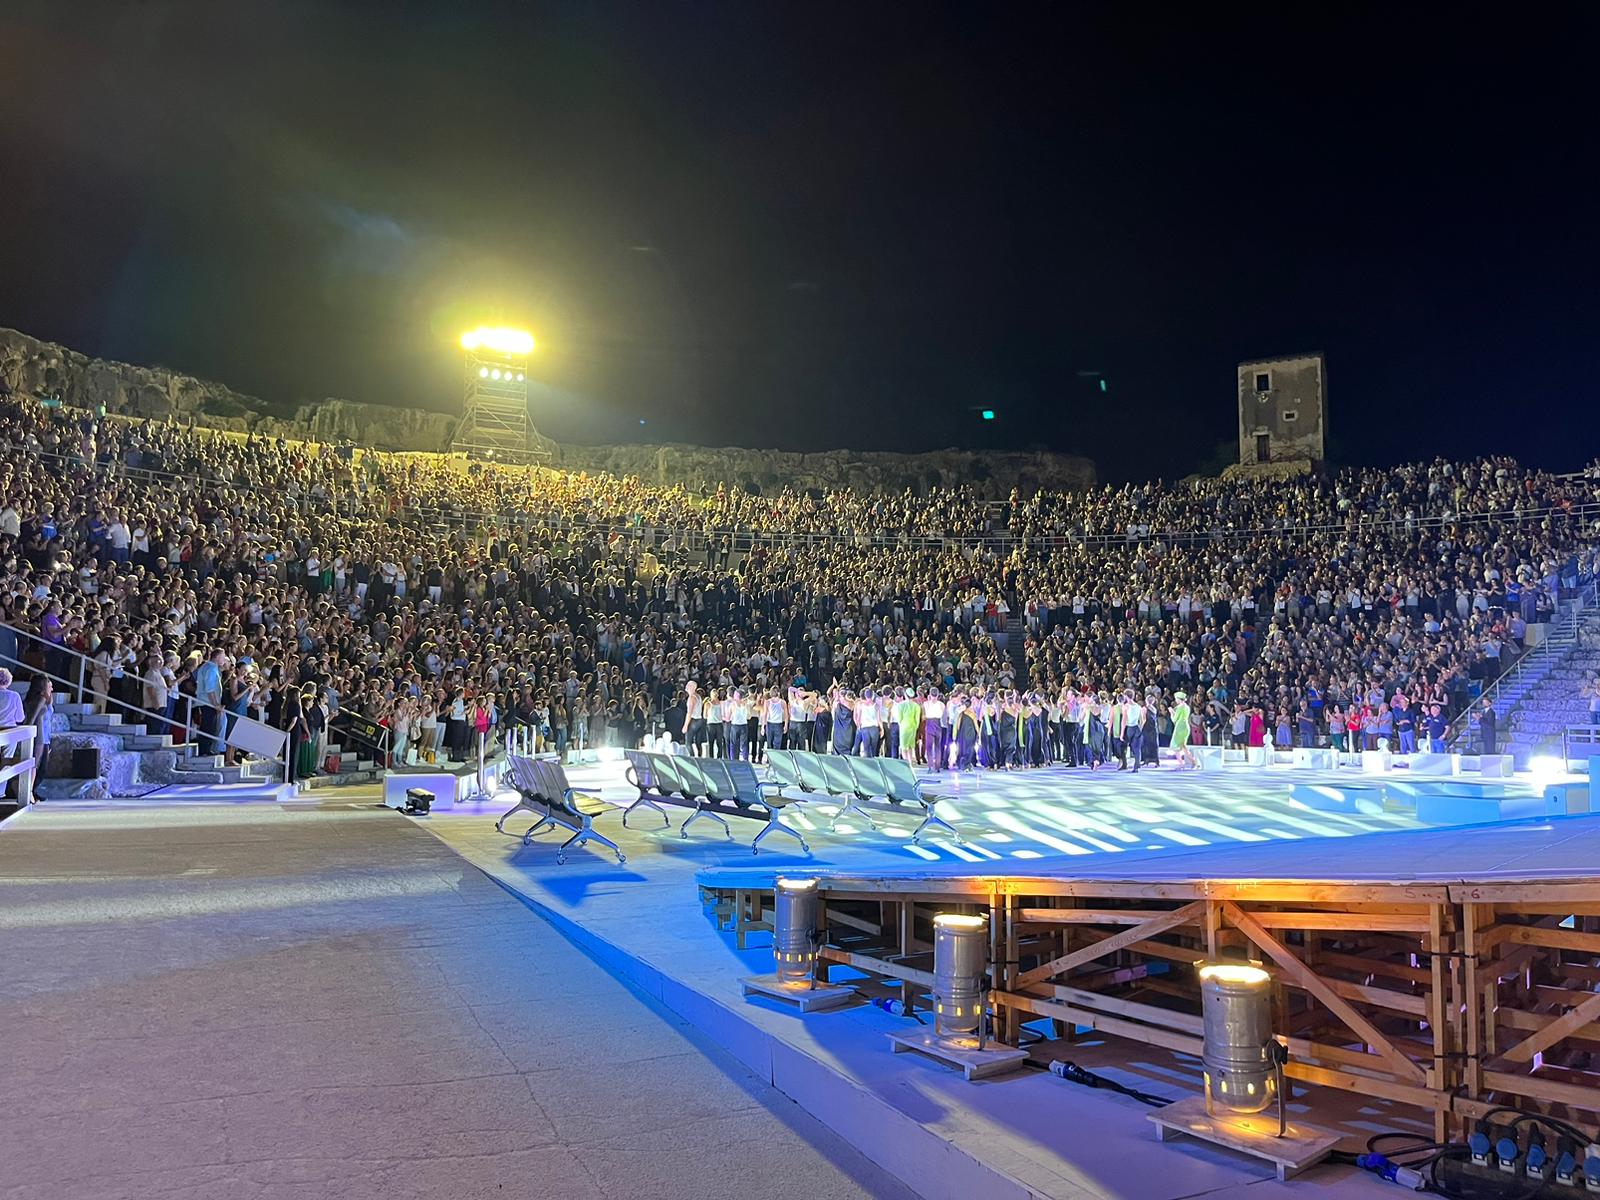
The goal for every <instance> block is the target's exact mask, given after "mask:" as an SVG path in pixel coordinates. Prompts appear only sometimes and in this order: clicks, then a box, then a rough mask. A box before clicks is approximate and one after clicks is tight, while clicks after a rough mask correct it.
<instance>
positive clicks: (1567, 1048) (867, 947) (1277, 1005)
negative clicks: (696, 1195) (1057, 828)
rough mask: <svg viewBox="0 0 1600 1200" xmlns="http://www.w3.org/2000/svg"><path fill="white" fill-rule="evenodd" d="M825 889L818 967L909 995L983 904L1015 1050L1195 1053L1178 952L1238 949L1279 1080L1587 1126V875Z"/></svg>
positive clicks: (1597, 1004)
mask: <svg viewBox="0 0 1600 1200" xmlns="http://www.w3.org/2000/svg"><path fill="white" fill-rule="evenodd" d="M821 888H822V894H823V900H824V903H825V911H826V914H827V926H828V935H829V936H828V944H827V945H825V946H824V947H823V948H822V950H821V952H820V958H821V960H822V961H821V962H820V963H819V967H821V968H823V970H824V971H826V969H827V968H829V967H833V966H835V965H837V966H842V967H848V968H851V969H853V970H858V971H863V972H865V973H867V974H868V975H870V976H875V977H877V979H878V980H879V981H881V982H883V983H885V984H888V985H890V986H895V987H898V988H899V989H900V991H901V994H902V995H903V996H904V997H905V998H906V1000H907V1002H908V1003H910V1004H912V1005H914V1006H916V1007H919V1008H920V1007H923V1006H924V1005H925V1004H927V1001H926V1000H925V999H924V997H925V996H926V993H927V991H928V988H929V987H930V985H931V983H932V977H931V975H930V972H931V970H932V956H931V950H932V940H933V939H932V920H933V917H934V915H935V914H937V913H942V912H969V913H986V914H988V915H989V917H990V939H991V940H990V959H991V965H990V975H991V978H992V980H993V984H994V990H993V992H992V994H991V995H992V1000H991V1003H992V1005H993V1022H992V1024H993V1029H994V1032H995V1036H996V1038H997V1039H998V1040H999V1041H1000V1042H1003V1043H1006V1044H1008V1045H1011V1046H1016V1045H1018V1044H1019V1042H1020V1041H1021V1038H1022V1034H1021V1026H1022V1024H1023V1023H1024V1022H1028V1021H1036V1020H1038V1019H1040V1018H1047V1019H1050V1020H1053V1021H1055V1022H1056V1023H1057V1028H1058V1029H1061V1030H1066V1031H1068V1034H1067V1035H1068V1036H1070V1031H1072V1030H1077V1029H1082V1028H1089V1029H1094V1030H1098V1031H1100V1032H1102V1033H1104V1034H1107V1035H1111V1036H1114V1037H1119V1038H1126V1039H1129V1040H1132V1041H1135V1042H1143V1043H1146V1044H1149V1045H1153V1046H1160V1047H1164V1048H1166V1049H1168V1050H1172V1051H1175V1052H1179V1053H1184V1054H1193V1055H1198V1054H1199V1053H1200V1051H1201V1040H1202V1039H1201V1033H1202V1031H1201V1021H1200V1002H1199V986H1198V980H1197V977H1196V974H1195V971H1194V966H1195V964H1196V963H1197V962H1199V961H1201V960H1206V959H1212V958H1219V957H1221V958H1239V959H1252V960H1256V961H1259V962H1262V963H1264V964H1265V965H1266V966H1267V967H1268V968H1269V970H1271V972H1272V975H1273V979H1274V996H1273V1004H1274V1024H1275V1028H1276V1029H1277V1031H1278V1032H1279V1035H1280V1036H1281V1037H1282V1038H1283V1040H1284V1041H1285V1042H1286V1044H1287V1046H1288V1049H1289V1061H1288V1064H1287V1066H1286V1068H1285V1074H1286V1075H1287V1076H1288V1077H1289V1078H1290V1079H1293V1080H1297V1081H1299V1082H1301V1083H1305V1084H1311V1085H1316V1086H1320V1087H1331V1088H1338V1089H1343V1090H1346V1091H1350V1092H1356V1093H1360V1094H1363V1095H1368V1096H1373V1097H1379V1098H1383V1099H1386V1100H1391V1101H1396V1102H1399V1103H1403V1104H1408V1105H1413V1106H1416V1107H1417V1108H1420V1109H1422V1110H1424V1111H1427V1112H1431V1113H1432V1114H1433V1119H1434V1133H1435V1136H1436V1137H1438V1138H1441V1139H1443V1138H1446V1137H1464V1136H1466V1135H1467V1134H1468V1133H1470V1131H1471V1128H1472V1127H1473V1125H1474V1124H1475V1122H1476V1120H1477V1118H1479V1117H1480V1116H1482V1115H1484V1114H1486V1113H1487V1112H1488V1111H1489V1110H1490V1109H1492V1108H1494V1107H1496V1106H1497V1105H1512V1106H1515V1107H1518V1108H1521V1109H1524V1110H1535V1111H1540V1112H1544V1113H1546V1114H1548V1115H1551V1116H1555V1117H1559V1118H1561V1119H1563V1120H1566V1121H1568V1122H1569V1123H1571V1124H1574V1125H1576V1126H1578V1127H1580V1128H1582V1129H1584V1130H1586V1131H1589V1132H1590V1133H1591V1134H1592V1133H1594V1131H1595V1130H1596V1128H1597V1117H1600V1069H1596V1066H1595V1065H1593V1064H1600V868H1597V875H1596V878H1593V879H1587V878H1573V879H1554V880H1552V879H1523V880H1517V879H1502V878H1490V879H1484V880H1481V881H1477V882H1472V881H1466V882H1450V883H1430V882H1417V881H1414V880H1395V881H1393V882H1382V881H1377V882H1374V881H1370V880H1361V881H1339V880H1328V881H1318V882H1308V881H1275V880H1270V879H1266V880H1263V879H1248V880H1246V879H1201V880H1191V881H1173V880H1151V881H1144V882H1141V881H1139V880H1136V879H1134V880H1108V879H1073V878H1071V877H1065V876H1062V877H1049V876H1040V877H1026V876H1022V877H996V876H965V877H957V876H950V877H946V876H908V877H905V878H896V877H893V876H873V877H865V876H833V877H827V876H824V877H823V879H822V881H821ZM705 890H707V891H709V892H711V893H715V892H716V891H717V889H715V888H708V889H705ZM756 892H758V889H755V888H754V887H752V886H748V885H746V886H741V887H740V888H739V890H738V894H737V895H734V894H732V893H729V894H727V895H720V896H717V895H714V896H712V897H711V898H710V906H712V907H714V908H715V911H717V912H718V913H719V915H721V916H723V917H724V918H728V917H731V918H732V919H733V923H734V926H735V928H736V930H737V929H738V926H739V924H740V919H741V918H748V919H749V920H750V927H752V928H760V927H762V926H764V925H766V921H765V920H764V918H765V916H766V913H767V912H768V911H770V898H769V897H770V892H771V889H770V888H768V889H766V894H765V895H760V894H753V893H756ZM740 932H743V931H742V930H740ZM1313 1115H1314V1114H1313Z"/></svg>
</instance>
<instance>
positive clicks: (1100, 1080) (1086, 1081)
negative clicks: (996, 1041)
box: [1026, 1058, 1172, 1108]
mask: <svg viewBox="0 0 1600 1200" xmlns="http://www.w3.org/2000/svg"><path fill="white" fill-rule="evenodd" d="M1026 1061H1027V1065H1028V1066H1030V1067H1033V1068H1035V1069H1036V1070H1040V1071H1049V1072H1050V1074H1052V1075H1054V1076H1055V1077H1056V1078H1058V1079H1065V1080H1067V1081H1068V1082H1069V1083H1076V1084H1079V1085H1081V1086H1083V1087H1088V1088H1098V1089H1100V1090H1102V1091H1108V1092H1117V1093H1119V1094H1121V1095H1124V1096H1127V1097H1129V1098H1130V1099H1133V1100H1137V1101H1138V1102H1139V1103H1140V1104H1148V1105H1149V1106H1150V1107H1151V1108H1165V1107H1166V1106H1167V1105H1169V1104H1171V1103H1172V1101H1171V1100H1170V1099H1168V1098H1167V1097H1165V1096H1155V1095H1152V1094H1151V1093H1149V1092H1142V1091H1140V1090H1139V1089H1138V1088H1132V1087H1128V1086H1127V1085H1126V1084H1122V1083H1118V1082H1117V1081H1116V1080H1115V1079H1107V1078H1106V1077H1105V1076H1104V1075H1096V1074H1095V1073H1094V1072H1093V1071H1090V1070H1088V1069H1086V1068H1084V1067H1080V1066H1079V1065H1078V1064H1077V1063H1075V1062H1070V1061H1062V1060H1059V1059H1058V1060H1057V1061H1055V1062H1052V1063H1051V1064H1050V1065H1049V1066H1046V1065H1045V1064H1043V1063H1039V1062H1035V1061H1033V1059H1031V1058H1030V1059H1027V1060H1026Z"/></svg>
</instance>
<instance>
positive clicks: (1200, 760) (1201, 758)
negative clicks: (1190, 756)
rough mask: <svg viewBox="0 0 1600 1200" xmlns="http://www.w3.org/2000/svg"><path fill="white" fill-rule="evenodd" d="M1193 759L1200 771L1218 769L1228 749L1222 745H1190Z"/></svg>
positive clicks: (1220, 767) (1220, 768)
mask: <svg viewBox="0 0 1600 1200" xmlns="http://www.w3.org/2000/svg"><path fill="white" fill-rule="evenodd" d="M1189 748H1190V749H1191V750H1193V751H1194V761H1195V762H1196V763H1197V764H1199V767H1200V769H1201V770H1202V771H1220V770H1222V764H1223V762H1224V761H1225V756H1226V755H1227V753H1228V751H1227V749H1226V748H1225V747H1222V746H1191V747H1189Z"/></svg>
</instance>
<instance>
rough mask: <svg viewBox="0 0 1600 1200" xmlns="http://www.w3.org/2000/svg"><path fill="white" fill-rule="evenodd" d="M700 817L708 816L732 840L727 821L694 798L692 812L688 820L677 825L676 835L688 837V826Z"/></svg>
mask: <svg viewBox="0 0 1600 1200" xmlns="http://www.w3.org/2000/svg"><path fill="white" fill-rule="evenodd" d="M701 817H710V818H711V819H712V820H713V821H715V822H716V823H717V824H718V825H721V826H722V832H723V833H725V834H727V835H728V840H729V841H732V840H733V830H731V829H729V828H728V823H727V822H726V821H724V820H723V819H722V818H721V817H720V816H719V815H717V814H716V813H714V812H712V811H711V810H710V809H708V808H706V806H705V802H704V801H701V800H696V801H695V802H694V812H692V813H690V814H689V819H688V820H686V821H685V822H684V823H683V824H682V825H680V826H678V836H679V837H682V838H686V837H688V836H689V826H691V825H693V824H694V823H695V822H696V821H698V820H699V819H700V818H701Z"/></svg>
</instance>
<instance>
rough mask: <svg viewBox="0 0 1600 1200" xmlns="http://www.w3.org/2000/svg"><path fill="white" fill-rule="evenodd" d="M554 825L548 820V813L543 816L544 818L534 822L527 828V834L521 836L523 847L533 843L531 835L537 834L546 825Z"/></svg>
mask: <svg viewBox="0 0 1600 1200" xmlns="http://www.w3.org/2000/svg"><path fill="white" fill-rule="evenodd" d="M554 824H555V822H554V821H552V820H551V819H550V816H549V814H548V813H547V814H545V815H544V816H542V817H540V818H539V819H538V821H536V822H535V823H534V824H532V825H530V826H528V832H527V833H525V834H523V835H522V844H523V845H524V846H527V845H531V844H532V842H533V835H534V834H536V833H538V832H539V830H541V829H543V828H544V827H545V826H546V825H554Z"/></svg>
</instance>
